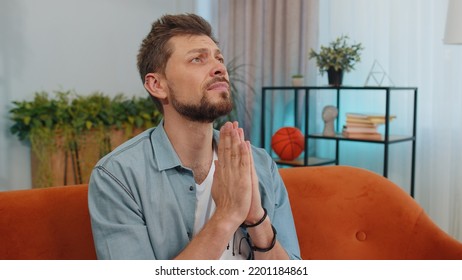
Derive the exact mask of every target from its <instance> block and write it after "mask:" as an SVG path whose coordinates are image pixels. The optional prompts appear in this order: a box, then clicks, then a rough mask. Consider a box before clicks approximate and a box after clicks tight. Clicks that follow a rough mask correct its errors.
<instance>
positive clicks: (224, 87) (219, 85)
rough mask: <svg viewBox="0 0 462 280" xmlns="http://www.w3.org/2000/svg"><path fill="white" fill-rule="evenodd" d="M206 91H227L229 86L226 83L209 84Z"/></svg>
mask: <svg viewBox="0 0 462 280" xmlns="http://www.w3.org/2000/svg"><path fill="white" fill-rule="evenodd" d="M207 90H226V91H229V85H228V83H226V82H216V83H213V84H211V85H210V86H209V87H208V88H207Z"/></svg>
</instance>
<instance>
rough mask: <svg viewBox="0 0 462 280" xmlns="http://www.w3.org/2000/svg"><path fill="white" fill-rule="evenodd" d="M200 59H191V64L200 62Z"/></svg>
mask: <svg viewBox="0 0 462 280" xmlns="http://www.w3.org/2000/svg"><path fill="white" fill-rule="evenodd" d="M201 61H202V59H201V58H200V57H195V58H193V59H191V62H201Z"/></svg>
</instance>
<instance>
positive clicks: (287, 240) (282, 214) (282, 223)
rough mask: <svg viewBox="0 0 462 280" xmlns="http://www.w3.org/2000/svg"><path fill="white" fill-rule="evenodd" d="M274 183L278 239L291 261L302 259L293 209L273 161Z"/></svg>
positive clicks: (273, 218) (274, 219)
mask: <svg viewBox="0 0 462 280" xmlns="http://www.w3.org/2000/svg"><path fill="white" fill-rule="evenodd" d="M271 162H272V163H271V173H272V181H273V184H274V185H273V187H274V192H275V209H274V216H273V217H272V220H271V222H272V223H273V226H274V227H275V228H276V231H277V239H278V241H279V243H281V245H282V247H283V248H284V249H285V250H286V252H287V254H288V255H289V258H290V259H293V260H299V259H300V247H299V245H298V238H297V233H296V230H295V224H294V219H293V216H292V209H291V207H290V202H289V196H288V194H287V190H286V187H285V185H284V182H283V181H282V178H281V176H280V174H279V171H278V168H277V165H276V163H275V162H274V161H273V160H271Z"/></svg>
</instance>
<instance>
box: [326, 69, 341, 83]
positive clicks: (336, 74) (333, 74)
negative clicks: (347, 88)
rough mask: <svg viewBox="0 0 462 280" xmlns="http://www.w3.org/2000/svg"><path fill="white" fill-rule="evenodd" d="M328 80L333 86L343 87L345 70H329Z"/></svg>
mask: <svg viewBox="0 0 462 280" xmlns="http://www.w3.org/2000/svg"><path fill="white" fill-rule="evenodd" d="M327 79H328V81H329V85H331V86H336V87H338V86H341V85H342V80H343V70H342V69H339V70H335V69H334V68H329V69H328V70H327Z"/></svg>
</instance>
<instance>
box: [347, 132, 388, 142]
mask: <svg viewBox="0 0 462 280" xmlns="http://www.w3.org/2000/svg"><path fill="white" fill-rule="evenodd" d="M342 135H343V137H346V138H351V139H364V140H382V134H380V133H378V132H376V133H360V132H357V133H351V132H347V131H343V132H342Z"/></svg>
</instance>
